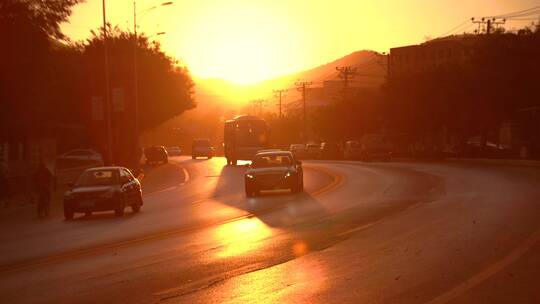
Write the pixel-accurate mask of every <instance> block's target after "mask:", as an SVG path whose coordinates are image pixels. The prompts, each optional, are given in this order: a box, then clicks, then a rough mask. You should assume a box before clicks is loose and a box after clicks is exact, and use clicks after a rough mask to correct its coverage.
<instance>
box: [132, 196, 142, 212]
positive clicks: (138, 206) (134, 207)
mask: <svg viewBox="0 0 540 304" xmlns="http://www.w3.org/2000/svg"><path fill="white" fill-rule="evenodd" d="M142 205H143V199H142V195H141V196H139V199H138V200H137V202H136V203H135V204H133V205H131V210H132V211H133V213H137V212H139V211H141V207H142Z"/></svg>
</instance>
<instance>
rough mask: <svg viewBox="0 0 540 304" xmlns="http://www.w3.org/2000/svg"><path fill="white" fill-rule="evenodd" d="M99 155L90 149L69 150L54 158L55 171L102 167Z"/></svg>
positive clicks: (102, 162) (101, 159)
mask: <svg viewBox="0 0 540 304" xmlns="http://www.w3.org/2000/svg"><path fill="white" fill-rule="evenodd" d="M103 164H104V161H103V157H102V156H101V154H99V153H98V152H96V151H94V150H91V149H74V150H70V151H68V152H66V153H64V154H62V155H60V156H58V157H57V158H56V170H65V169H73V168H80V167H87V168H89V167H99V166H103Z"/></svg>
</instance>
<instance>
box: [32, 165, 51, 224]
mask: <svg viewBox="0 0 540 304" xmlns="http://www.w3.org/2000/svg"><path fill="white" fill-rule="evenodd" d="M52 181H53V175H52V173H51V171H49V169H48V168H47V166H45V164H44V163H43V162H41V163H40V164H39V165H38V167H37V170H36V172H35V174H34V185H35V190H36V194H37V198H38V201H37V213H38V217H46V216H48V215H49V210H50V204H51V185H52Z"/></svg>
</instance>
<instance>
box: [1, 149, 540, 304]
mask: <svg viewBox="0 0 540 304" xmlns="http://www.w3.org/2000/svg"><path fill="white" fill-rule="evenodd" d="M304 164H305V165H304V166H305V187H306V192H305V193H302V194H291V193H288V192H282V193H264V194H263V195H261V196H257V197H254V198H249V199H247V198H246V197H245V195H244V193H243V191H244V185H243V178H242V177H243V173H244V172H245V170H246V168H245V167H244V166H226V165H225V161H224V159H223V158H213V159H211V160H206V159H197V160H191V159H190V158H186V157H177V158H172V159H171V163H170V164H167V165H164V166H159V167H156V168H154V169H152V170H151V171H150V172H149V174H148V176H147V177H146V178H145V179H147V180H146V181H145V183H146V184H145V187H146V188H145V193H147V194H146V195H145V205H144V207H143V209H142V211H141V212H140V213H138V214H132V213H128V214H126V216H125V217H124V218H115V217H114V215H112V214H110V213H97V214H94V215H92V216H90V217H79V218H77V219H76V220H74V221H71V222H65V221H63V219H62V218H61V216H60V215H55V216H53V217H52V218H50V219H48V220H45V221H35V220H33V219H30V218H27V219H24V218H23V219H19V220H17V221H16V220H15V219H11V218H7V217H6V218H4V219H3V221H2V222H0V231H1V232H0V242H2V255H0V295H1V299H2V301H1V302H2V303H4V302H5V303H157V302H160V303H401V302H404V303H426V302H429V301H436V303H486V302H490V301H485V299H491V298H490V296H491V294H493V293H494V291H493V290H496V292H495V293H496V294H497V297H498V299H501V301H500V302H501V303H505V302H506V303H508V302H511V301H505V300H509V298H508V297H509V295H516V294H519V295H523V296H522V298H521V299H530V298H535V297H536V298H538V296H539V294H540V292H539V291H538V290H537V288H536V287H535V286H533V285H534V284H532V283H530V282H534V279H533V276H534V275H535V274H536V273H537V271H536V269H540V263H539V262H538V261H539V260H538V258H537V256H536V254H534V253H535V252H538V251H537V250H536V249H538V248H539V247H540V244H538V239H539V238H538V237H536V235H537V234H535V231H539V228H540V227H539V224H538V220H537V214H538V213H539V211H540V210H539V209H540V206H539V205H538V198H540V189H538V187H537V181H538V180H540V170H538V169H535V168H527V167H519V168H517V167H508V166H507V167H501V166H497V165H486V164H483V165H482V164H478V165H476V166H474V167H470V166H463V165H461V164H459V163H457V164H456V163H369V164H366V163H360V162H312V161H305V162H304ZM184 170H186V171H187V172H188V173H187V174H185V173H183V172H184ZM187 175H189V180H187V179H186V176H187ZM13 231H17V233H13ZM21 236H23V237H21ZM510 274H511V275H510ZM508 280H516V281H518V282H520V283H519V284H508ZM527 282H529V283H527ZM494 286H498V287H497V288H494ZM21 291H24V295H22V294H21ZM404 295H406V296H404ZM452 301H453V302H452ZM519 303H527V301H520V302H519Z"/></svg>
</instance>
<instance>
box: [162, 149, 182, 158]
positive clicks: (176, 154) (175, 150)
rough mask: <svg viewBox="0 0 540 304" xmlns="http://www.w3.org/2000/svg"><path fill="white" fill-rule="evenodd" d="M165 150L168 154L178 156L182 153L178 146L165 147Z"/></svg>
mask: <svg viewBox="0 0 540 304" xmlns="http://www.w3.org/2000/svg"><path fill="white" fill-rule="evenodd" d="M165 150H167V154H169V156H179V155H180V154H182V149H180V147H165Z"/></svg>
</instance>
